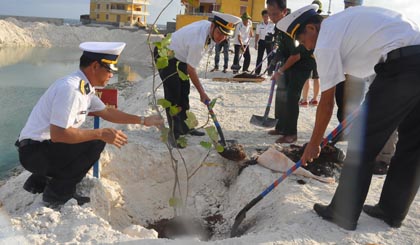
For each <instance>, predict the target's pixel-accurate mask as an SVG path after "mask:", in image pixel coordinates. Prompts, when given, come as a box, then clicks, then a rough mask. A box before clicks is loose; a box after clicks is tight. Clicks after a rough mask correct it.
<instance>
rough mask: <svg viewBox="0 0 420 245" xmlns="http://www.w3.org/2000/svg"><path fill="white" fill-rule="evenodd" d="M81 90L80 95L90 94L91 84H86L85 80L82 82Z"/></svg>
mask: <svg viewBox="0 0 420 245" xmlns="http://www.w3.org/2000/svg"><path fill="white" fill-rule="evenodd" d="M79 90H80V93H82V94H83V95H85V94H89V93H90V87H89V84H88V83H86V82H85V80H83V79H81V80H80V84H79Z"/></svg>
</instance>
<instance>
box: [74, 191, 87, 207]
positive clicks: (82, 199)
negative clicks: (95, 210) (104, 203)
mask: <svg viewBox="0 0 420 245" xmlns="http://www.w3.org/2000/svg"><path fill="white" fill-rule="evenodd" d="M73 198H74V199H76V201H77V205H79V206H82V205H83V204H85V203H89V202H90V197H84V196H80V195H78V194H76V193H74V194H73Z"/></svg>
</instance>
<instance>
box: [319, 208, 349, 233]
mask: <svg viewBox="0 0 420 245" xmlns="http://www.w3.org/2000/svg"><path fill="white" fill-rule="evenodd" d="M314 210H315V212H316V213H317V214H318V215H319V216H321V217H322V218H323V219H325V220H327V221H330V222H332V223H334V224H336V225H338V226H340V227H341V228H343V229H346V230H349V231H354V230H356V226H357V222H355V223H352V222H349V221H347V220H345V219H343V218H340V217H339V216H337V215H335V214H334V212H333V210H332V209H331V208H330V206H327V205H321V204H319V203H315V205H314Z"/></svg>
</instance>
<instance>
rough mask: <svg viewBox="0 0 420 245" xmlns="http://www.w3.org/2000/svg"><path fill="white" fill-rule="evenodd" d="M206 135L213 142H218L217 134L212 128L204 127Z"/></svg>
mask: <svg viewBox="0 0 420 245" xmlns="http://www.w3.org/2000/svg"><path fill="white" fill-rule="evenodd" d="M204 130H206V133H207V135H208V136H209V138H210V139H211V140H212V141H213V142H217V141H218V140H219V134H218V133H217V130H216V128H215V127H214V126H209V127H205V128H204Z"/></svg>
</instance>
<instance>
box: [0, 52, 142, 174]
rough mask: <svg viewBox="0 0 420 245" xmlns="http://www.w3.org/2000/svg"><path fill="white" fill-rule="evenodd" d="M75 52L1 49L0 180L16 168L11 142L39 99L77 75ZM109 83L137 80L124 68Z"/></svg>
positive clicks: (17, 163) (15, 151)
mask: <svg viewBox="0 0 420 245" xmlns="http://www.w3.org/2000/svg"><path fill="white" fill-rule="evenodd" d="M80 55H81V51H80V50H79V49H78V48H0V179H2V178H5V177H6V176H8V175H9V174H10V172H11V170H12V169H14V168H16V167H17V166H19V159H18V153H17V150H16V147H15V146H14V142H15V141H16V139H17V137H18V135H19V133H20V131H21V129H22V128H23V126H24V125H25V123H26V120H27V118H28V116H29V114H30V112H31V110H32V108H33V106H34V105H35V104H36V102H37V101H38V99H39V98H40V97H41V95H42V94H43V93H44V92H45V90H46V89H47V88H48V86H49V85H50V84H52V83H53V82H54V81H55V80H57V79H58V78H61V77H63V76H66V75H68V74H70V73H73V72H74V71H76V70H77V69H78V67H79V58H80ZM119 66H122V67H123V69H121V68H120V71H119V72H118V74H116V75H114V77H113V78H112V79H111V80H110V81H109V83H116V82H118V81H119V79H118V78H119V77H120V78H124V77H125V78H126V77H128V76H130V77H133V76H134V77H136V76H135V75H133V74H127V73H128V72H130V73H134V74H135V72H131V69H130V66H129V65H127V64H122V63H121V64H119Z"/></svg>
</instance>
